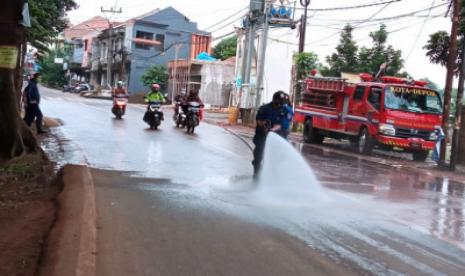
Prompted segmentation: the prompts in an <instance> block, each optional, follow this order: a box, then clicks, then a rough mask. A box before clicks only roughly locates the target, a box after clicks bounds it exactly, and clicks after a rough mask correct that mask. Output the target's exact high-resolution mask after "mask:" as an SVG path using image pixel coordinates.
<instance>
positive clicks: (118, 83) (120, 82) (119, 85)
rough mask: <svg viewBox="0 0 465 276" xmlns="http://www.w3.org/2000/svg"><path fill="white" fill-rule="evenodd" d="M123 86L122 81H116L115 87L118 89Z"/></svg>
mask: <svg viewBox="0 0 465 276" xmlns="http://www.w3.org/2000/svg"><path fill="white" fill-rule="evenodd" d="M123 85H124V83H123V82H122V81H118V82H117V83H116V86H117V87H119V88H121V87H123Z"/></svg>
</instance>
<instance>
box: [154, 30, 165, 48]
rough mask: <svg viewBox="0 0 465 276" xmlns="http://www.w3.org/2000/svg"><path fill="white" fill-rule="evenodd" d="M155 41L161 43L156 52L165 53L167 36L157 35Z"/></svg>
mask: <svg viewBox="0 0 465 276" xmlns="http://www.w3.org/2000/svg"><path fill="white" fill-rule="evenodd" d="M155 40H156V41H158V42H160V45H157V46H155V51H158V52H163V51H164V50H165V35H162V34H157V35H156V36H155Z"/></svg>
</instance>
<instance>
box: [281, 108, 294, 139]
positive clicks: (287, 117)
mask: <svg viewBox="0 0 465 276" xmlns="http://www.w3.org/2000/svg"><path fill="white" fill-rule="evenodd" d="M281 112H282V114H281V128H280V129H279V130H278V131H277V133H278V134H279V135H281V137H283V138H284V139H287V136H289V133H291V125H292V120H293V118H294V110H293V109H292V106H291V105H290V104H285V105H284V106H283V108H282V111H281Z"/></svg>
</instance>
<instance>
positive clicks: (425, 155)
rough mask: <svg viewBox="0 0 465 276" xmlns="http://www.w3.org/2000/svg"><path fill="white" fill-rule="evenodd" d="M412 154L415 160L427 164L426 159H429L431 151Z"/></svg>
mask: <svg viewBox="0 0 465 276" xmlns="http://www.w3.org/2000/svg"><path fill="white" fill-rule="evenodd" d="M412 154H413V160H415V161H420V162H425V160H426V158H428V155H429V150H419V151H414V152H413V153H412Z"/></svg>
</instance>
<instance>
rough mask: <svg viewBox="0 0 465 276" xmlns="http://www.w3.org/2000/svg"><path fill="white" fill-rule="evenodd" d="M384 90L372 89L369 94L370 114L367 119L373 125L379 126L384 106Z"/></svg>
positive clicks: (379, 88)
mask: <svg viewBox="0 0 465 276" xmlns="http://www.w3.org/2000/svg"><path fill="white" fill-rule="evenodd" d="M382 95H383V89H382V88H381V87H376V86H375V87H371V88H370V93H369V94H368V98H367V102H368V114H367V118H368V120H369V121H370V122H371V125H376V124H379V120H380V116H381V109H382V106H383V97H382Z"/></svg>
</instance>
